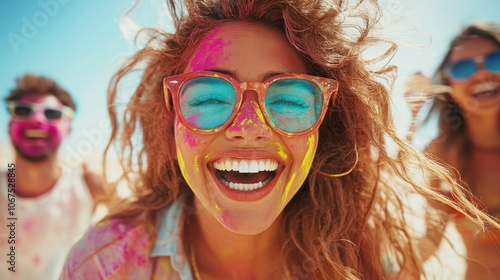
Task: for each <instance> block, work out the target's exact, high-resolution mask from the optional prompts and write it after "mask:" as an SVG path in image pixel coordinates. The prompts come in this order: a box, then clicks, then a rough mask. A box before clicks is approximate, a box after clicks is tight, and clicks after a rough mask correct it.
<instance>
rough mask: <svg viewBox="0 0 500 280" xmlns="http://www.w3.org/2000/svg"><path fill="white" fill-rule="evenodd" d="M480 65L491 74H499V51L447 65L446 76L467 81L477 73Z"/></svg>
mask: <svg viewBox="0 0 500 280" xmlns="http://www.w3.org/2000/svg"><path fill="white" fill-rule="evenodd" d="M480 64H482V66H483V67H484V68H485V69H487V70H489V71H491V72H493V73H500V50H497V51H494V52H492V53H489V54H486V55H480V56H476V57H473V58H468V59H462V60H459V61H456V62H454V63H452V64H449V65H448V67H447V72H448V76H449V77H450V78H452V79H454V80H465V79H468V78H470V77H471V76H472V75H473V74H474V73H475V72H476V71H477V69H478V65H480Z"/></svg>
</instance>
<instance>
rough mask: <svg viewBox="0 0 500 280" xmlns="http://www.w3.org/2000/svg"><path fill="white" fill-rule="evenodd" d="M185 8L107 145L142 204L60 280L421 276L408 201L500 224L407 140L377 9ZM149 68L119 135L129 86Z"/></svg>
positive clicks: (162, 38) (155, 47)
mask: <svg viewBox="0 0 500 280" xmlns="http://www.w3.org/2000/svg"><path fill="white" fill-rule="evenodd" d="M174 2H176V1H168V2H167V4H168V7H169V8H170V11H171V15H172V17H173V19H174V25H175V27H176V31H175V33H174V34H167V33H163V32H160V31H154V30H150V32H151V33H150V35H151V36H152V39H151V41H150V44H149V45H147V46H146V47H145V48H143V49H141V50H140V51H139V52H138V53H137V54H136V55H134V56H133V57H132V58H131V60H130V61H129V63H128V64H126V65H124V66H123V67H122V68H121V69H120V70H119V72H118V73H117V74H116V76H115V78H114V80H113V81H112V83H111V87H110V92H109V102H110V104H109V108H110V113H111V119H112V123H113V133H112V139H111V142H110V145H111V144H118V145H119V148H121V151H122V153H123V154H122V156H123V159H124V162H125V164H124V165H125V169H126V175H127V176H128V177H127V178H129V183H130V185H131V186H132V187H133V188H134V189H135V197H134V199H133V201H130V202H127V203H125V204H123V206H122V207H121V208H117V209H114V210H113V211H112V213H111V214H110V215H109V216H108V217H107V218H105V219H104V221H103V222H101V223H100V224H99V225H98V226H97V227H95V228H94V229H92V230H91V231H90V232H89V233H88V234H87V235H86V236H85V237H84V238H83V239H82V240H81V241H80V242H79V243H78V244H77V245H75V247H74V248H73V250H72V252H71V254H70V255H69V258H68V260H67V262H66V266H65V271H64V273H63V275H62V279H117V278H126V279H193V278H195V279H386V278H388V277H392V276H394V277H398V276H400V277H407V278H409V279H418V278H419V277H420V276H422V275H423V268H422V262H421V260H420V259H419V252H417V251H416V250H415V248H414V246H413V243H412V240H411V235H410V233H409V230H408V229H407V226H408V225H407V224H406V222H405V219H404V218H403V214H404V208H403V206H402V204H403V203H402V200H403V197H404V194H405V193H406V192H409V191H410V190H413V191H415V190H416V191H418V192H419V193H422V194H424V195H426V196H428V197H432V198H435V199H437V200H439V201H441V202H442V203H445V204H447V205H450V206H451V207H454V208H455V209H456V210H458V211H462V212H464V213H465V214H466V215H469V216H470V218H471V220H473V221H474V222H475V223H477V224H478V225H479V226H481V225H483V222H484V221H489V222H491V224H492V225H494V226H496V227H498V226H499V225H498V224H496V223H495V222H494V221H493V220H491V219H490V218H489V217H488V216H487V215H485V214H484V213H482V212H480V211H479V210H478V209H476V208H474V206H473V205H472V204H471V203H470V202H469V201H468V200H466V198H465V196H464V194H463V193H462V192H461V191H460V188H459V185H458V184H457V183H456V182H455V181H453V179H452V178H451V177H450V176H449V175H448V173H447V172H446V171H445V170H444V169H443V168H442V167H440V166H439V165H438V164H437V163H435V162H433V161H431V160H430V159H428V158H426V157H425V156H424V155H422V154H421V153H418V152H416V151H415V150H413V149H411V148H410V147H409V146H408V145H407V144H405V143H404V142H403V141H402V140H401V139H399V138H398V136H397V135H396V133H395V130H394V126H393V124H392V121H391V116H390V104H389V100H390V97H389V92H388V90H387V88H386V87H385V86H384V85H383V84H382V83H381V82H380V81H381V79H382V80H383V79H384V78H387V79H388V78H389V77H390V74H391V73H392V70H394V68H391V67H389V68H384V69H380V71H376V72H373V71H370V70H368V69H372V68H371V66H373V65H369V63H368V62H366V61H363V60H362V59H361V58H362V56H361V53H362V52H363V51H364V50H365V49H366V47H367V46H369V45H371V44H372V43H374V42H378V41H379V40H378V39H377V38H376V37H373V36H372V35H371V31H372V29H373V28H374V26H375V24H376V23H377V21H378V20H379V19H380V8H379V6H378V4H377V2H376V1H359V2H357V1H354V2H351V3H349V2H348V1H310V0H307V1H306V0H304V1H286V0H278V1H266V0H262V1H260V0H240V1H234V0H231V1H229V0H221V1H191V0H186V1H184V3H183V4H185V7H184V6H183V7H179V6H175V5H174ZM353 11H363V12H356V13H353ZM346 17H353V18H349V19H346ZM356 23H357V24H359V25H355V26H354V27H355V28H353V24H356ZM353 30H356V31H357V32H359V33H355V32H353ZM393 51H394V48H391V49H389V50H388V52H387V55H388V56H390V54H391V53H392V52H393ZM382 59H383V58H382ZM144 63H145V64H144ZM139 66H145V69H144V73H143V76H142V80H141V83H140V85H139V86H138V87H137V89H136V90H135V93H134V96H133V97H132V99H131V100H130V102H129V104H128V106H127V110H126V112H125V116H124V119H123V122H122V123H121V124H120V123H119V122H118V116H117V114H116V112H115V106H117V103H119V102H117V98H118V88H120V87H119V85H120V82H121V81H122V79H124V77H125V76H126V75H127V74H130V73H131V72H133V71H134V69H135V68H136V67H139ZM372 70H373V69H372ZM136 132H140V135H141V136H142V146H139V147H136V146H134V145H133V144H132V143H133V142H132V141H131V139H132V137H133V135H134V133H136ZM388 138H389V139H391V140H393V141H394V142H395V143H396V145H398V147H399V148H400V149H401V156H402V158H404V159H405V161H404V162H403V161H400V160H396V159H393V158H391V157H390V156H389V153H388V151H387V150H386V147H387V145H386V144H387V143H386V140H387V139H388ZM136 149H139V153H137V152H136ZM134 163H138V165H139V168H138V174H131V173H132V172H131V170H134V167H135V166H134V165H133V164H134ZM409 167H415V168H416V169H418V170H423V171H425V172H428V173H430V174H431V175H433V176H435V177H437V178H440V179H442V180H443V181H446V182H448V183H449V185H450V186H451V191H452V192H453V194H454V195H455V196H456V197H457V198H458V201H459V202H458V203H452V201H450V200H448V199H446V198H445V197H443V196H441V195H439V194H438V192H437V191H435V190H432V189H430V188H427V186H425V185H420V184H419V183H418V181H417V180H415V179H413V178H412V174H413V173H411V172H410V171H409V169H408V168H409ZM136 170H137V169H136ZM129 175H138V176H137V177H135V178H136V179H135V180H133V179H132V176H129ZM397 182H400V183H397ZM403 183H404V184H403ZM429 226H430V227H432V226H433V225H432V224H430V225H429Z"/></svg>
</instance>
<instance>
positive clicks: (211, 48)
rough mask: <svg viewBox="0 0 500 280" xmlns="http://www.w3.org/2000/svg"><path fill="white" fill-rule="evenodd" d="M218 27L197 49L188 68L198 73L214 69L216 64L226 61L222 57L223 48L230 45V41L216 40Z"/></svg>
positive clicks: (224, 57)
mask: <svg viewBox="0 0 500 280" xmlns="http://www.w3.org/2000/svg"><path fill="white" fill-rule="evenodd" d="M220 29H221V28H220V27H217V28H215V29H214V30H212V31H211V32H210V33H209V34H208V35H207V37H206V38H205V39H204V40H203V42H202V43H201V44H200V46H199V47H198V51H197V52H196V53H195V55H194V56H193V58H192V60H191V64H190V68H191V70H193V71H200V70H205V69H209V68H212V67H214V66H215V65H217V63H220V62H223V61H224V60H226V59H227V57H226V56H224V48H225V47H226V46H228V45H231V44H232V42H231V41H225V40H223V39H221V38H216V36H217V34H218V33H219V32H220Z"/></svg>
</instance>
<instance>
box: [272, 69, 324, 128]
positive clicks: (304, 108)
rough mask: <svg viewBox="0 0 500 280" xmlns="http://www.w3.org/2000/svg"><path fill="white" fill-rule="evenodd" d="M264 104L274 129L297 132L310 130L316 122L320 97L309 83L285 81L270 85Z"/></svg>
mask: <svg viewBox="0 0 500 280" xmlns="http://www.w3.org/2000/svg"><path fill="white" fill-rule="evenodd" d="M265 103H266V111H267V112H266V113H267V115H268V116H269V118H270V120H271V121H272V122H273V124H274V125H275V126H276V127H278V128H280V129H282V130H284V131H286V132H291V133H296V132H302V131H305V130H307V129H309V128H311V127H312V126H313V125H314V124H315V123H316V122H317V121H318V118H319V114H320V111H321V108H322V105H323V94H322V92H321V90H320V89H319V88H318V87H317V86H316V85H315V84H313V83H312V82H310V81H307V80H301V79H297V78H287V79H281V80H277V81H275V82H273V83H272V84H271V85H270V86H269V88H268V89H267V93H266V96H265Z"/></svg>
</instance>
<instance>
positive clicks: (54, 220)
mask: <svg viewBox="0 0 500 280" xmlns="http://www.w3.org/2000/svg"><path fill="white" fill-rule="evenodd" d="M5 101H6V103H7V107H8V109H9V112H10V116H11V119H10V122H9V128H8V131H9V135H10V139H11V142H12V145H13V147H14V150H15V160H14V162H12V163H9V164H8V167H7V166H2V167H1V168H2V170H1V171H0V205H1V206H2V207H1V208H2V209H1V211H0V217H1V221H2V224H3V225H2V230H0V252H1V257H0V263H1V264H2V265H1V266H2V267H1V269H0V279H46V280H51V279H58V278H59V274H60V271H61V269H62V266H63V264H64V260H65V258H66V254H67V252H68V251H69V249H70V248H71V246H72V245H73V243H74V242H75V241H76V240H77V238H78V237H79V236H80V235H81V234H82V233H83V232H84V230H85V229H86V228H87V227H88V226H89V225H90V223H91V218H92V214H93V211H94V208H95V207H94V206H95V205H96V203H98V202H105V201H106V200H107V195H106V193H105V191H104V187H103V183H102V178H101V176H100V175H98V174H96V173H93V172H90V171H88V168H87V166H86V165H82V166H79V167H78V168H68V167H65V166H62V165H61V164H60V163H59V162H58V150H59V147H60V145H61V143H62V141H64V139H65V138H66V137H67V136H68V134H69V133H70V131H71V121H72V118H73V115H74V112H75V110H76V105H75V103H74V101H73V99H72V97H71V95H70V94H69V93H68V92H67V91H66V90H65V89H63V88H62V87H60V86H59V85H58V84H57V83H56V82H55V81H54V80H51V79H49V78H46V77H42V76H38V75H34V74H26V75H24V76H22V77H19V78H18V79H17V80H16V88H14V89H13V90H12V91H11V93H10V95H9V96H7V97H6V98H5ZM5 168H7V169H5ZM4 169H5V170H4ZM4 224H6V225H8V226H10V227H7V228H5V225H4Z"/></svg>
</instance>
